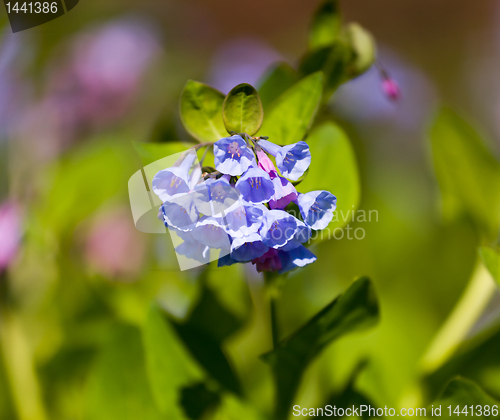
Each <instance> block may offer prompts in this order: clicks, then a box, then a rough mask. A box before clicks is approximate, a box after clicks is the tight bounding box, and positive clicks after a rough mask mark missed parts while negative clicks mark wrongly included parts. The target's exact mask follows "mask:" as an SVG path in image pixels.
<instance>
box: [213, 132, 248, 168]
mask: <svg viewBox="0 0 500 420" xmlns="http://www.w3.org/2000/svg"><path fill="white" fill-rule="evenodd" d="M214 159H215V169H217V170H218V171H220V172H222V173H223V174H228V175H232V176H239V175H241V174H242V173H243V172H245V171H246V170H247V169H248V168H249V167H250V166H252V165H253V166H256V165H255V156H254V154H253V152H252V150H251V149H250V148H249V147H248V146H247V143H246V142H245V140H243V138H242V137H241V136H239V135H234V136H231V137H225V138H223V139H220V140H219V141H217V142H215V143H214Z"/></svg>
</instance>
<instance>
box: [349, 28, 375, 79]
mask: <svg viewBox="0 0 500 420" xmlns="http://www.w3.org/2000/svg"><path fill="white" fill-rule="evenodd" d="M346 35H347V39H348V41H349V44H350V45H351V48H352V50H353V52H354V55H353V59H352V61H351V63H350V64H349V68H348V73H349V76H350V77H355V76H358V75H360V74H362V73H364V72H365V71H367V70H368V69H369V68H370V67H371V66H372V65H373V63H374V62H375V58H376V45H375V39H374V38H373V36H372V34H371V33H370V32H368V31H367V30H366V29H364V28H363V27H362V26H361V25H359V24H357V23H351V24H349V25H348V26H347V28H346Z"/></svg>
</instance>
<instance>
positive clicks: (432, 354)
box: [421, 261, 496, 374]
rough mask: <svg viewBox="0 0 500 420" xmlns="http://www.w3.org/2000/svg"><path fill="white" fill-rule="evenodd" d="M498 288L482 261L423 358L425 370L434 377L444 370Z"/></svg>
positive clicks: (422, 365)
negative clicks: (434, 373) (444, 366)
mask: <svg viewBox="0 0 500 420" xmlns="http://www.w3.org/2000/svg"><path fill="white" fill-rule="evenodd" d="M495 291H496V286H495V283H494V281H493V279H492V278H491V275H490V274H489V272H488V270H487V269H486V267H485V266H484V265H483V263H482V262H481V261H478V263H477V265H476V268H475V270H474V273H473V275H472V277H471V279H470V281H469V284H468V286H467V288H466V289H465V291H464V293H463V295H462V297H461V298H460V300H459V301H458V303H457V305H456V306H455V309H454V310H453V311H452V313H451V314H450V316H449V317H448V319H447V320H446V322H445V323H444V325H443V326H442V328H441V329H440V330H439V331H438V333H437V334H436V337H435V338H434V340H433V341H432V343H431V345H430V346H429V349H428V350H427V352H426V353H425V355H424V357H423V358H422V364H421V367H422V370H423V373H425V374H430V373H432V372H434V371H435V370H437V369H438V368H439V367H440V366H442V365H443V364H444V363H445V362H446V361H447V360H448V359H449V358H450V357H451V356H452V355H453V354H454V353H455V351H456V350H457V349H458V347H459V345H460V344H461V343H462V341H463V340H464V339H465V338H466V337H467V334H468V333H469V331H470V329H471V328H472V327H473V326H474V324H475V323H476V322H477V320H478V319H479V317H480V316H481V314H482V313H483V312H484V310H485V308H486V306H487V305H488V303H489V302H490V300H491V298H492V296H493V294H494V293H495Z"/></svg>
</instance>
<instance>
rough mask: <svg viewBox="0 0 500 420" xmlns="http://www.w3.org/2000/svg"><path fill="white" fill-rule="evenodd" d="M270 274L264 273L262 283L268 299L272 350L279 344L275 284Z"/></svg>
mask: <svg viewBox="0 0 500 420" xmlns="http://www.w3.org/2000/svg"><path fill="white" fill-rule="evenodd" d="M273 278H274V276H273V274H272V273H267V272H265V273H264V282H265V285H266V289H267V290H266V295H267V296H268V299H269V315H270V323H271V336H272V341H273V349H276V348H277V346H278V342H279V326H278V313H277V307H276V300H277V298H276V292H277V291H276V284H274V281H273Z"/></svg>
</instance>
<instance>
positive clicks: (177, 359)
mask: <svg viewBox="0 0 500 420" xmlns="http://www.w3.org/2000/svg"><path fill="white" fill-rule="evenodd" d="M143 342H144V348H145V353H146V362H147V364H146V366H147V372H148V378H149V383H150V385H151V390H152V393H153V396H154V398H155V401H156V404H157V405H158V407H159V408H160V409H161V411H162V413H164V414H165V415H167V416H168V418H172V419H184V418H185V416H184V413H183V412H182V410H181V408H180V407H179V406H178V404H177V403H178V400H179V398H180V394H179V392H180V390H181V389H182V388H183V387H186V386H190V385H193V384H195V383H197V382H198V381H200V380H201V379H204V377H205V374H204V372H203V370H202V368H201V367H200V366H199V365H198V363H197V362H196V361H195V360H193V359H192V358H191V357H190V356H189V354H188V353H187V351H186V348H185V346H184V345H183V344H182V342H181V341H180V340H179V338H178V336H177V334H176V332H175V329H174V328H173V327H172V326H171V324H170V323H169V322H167V321H166V319H165V318H164V315H163V313H162V312H161V311H160V309H159V308H158V307H157V306H153V307H152V308H151V310H150V312H149V315H148V319H147V322H146V324H145V326H144V329H143Z"/></svg>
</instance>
